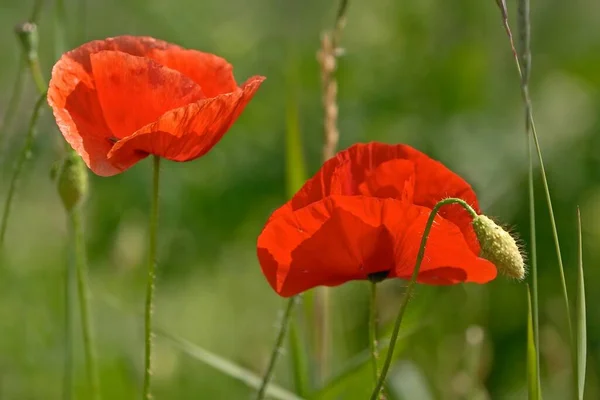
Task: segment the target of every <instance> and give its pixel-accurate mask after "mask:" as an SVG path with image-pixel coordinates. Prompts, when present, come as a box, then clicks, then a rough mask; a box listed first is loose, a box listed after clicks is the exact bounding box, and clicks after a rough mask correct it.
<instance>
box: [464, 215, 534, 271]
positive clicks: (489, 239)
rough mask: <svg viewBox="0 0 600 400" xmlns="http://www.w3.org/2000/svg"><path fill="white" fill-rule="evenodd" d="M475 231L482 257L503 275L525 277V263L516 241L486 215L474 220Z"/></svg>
mask: <svg viewBox="0 0 600 400" xmlns="http://www.w3.org/2000/svg"><path fill="white" fill-rule="evenodd" d="M473 229H474V230H475V234H476V235H477V239H478V240H479V244H480V246H481V257H483V258H485V259H487V260H489V261H490V262H491V263H492V264H494V265H495V266H496V268H498V271H500V272H501V273H502V274H504V275H507V276H510V277H511V278H516V279H519V280H521V279H523V278H524V277H525V262H524V260H523V255H522V254H521V251H520V250H519V246H518V245H517V242H516V241H515V239H514V238H513V237H512V236H511V235H510V233H508V232H506V231H505V230H504V229H502V227H500V226H498V225H497V224H496V223H495V222H494V221H492V220H491V219H490V218H488V217H486V216H485V215H478V216H477V217H475V218H474V219H473Z"/></svg>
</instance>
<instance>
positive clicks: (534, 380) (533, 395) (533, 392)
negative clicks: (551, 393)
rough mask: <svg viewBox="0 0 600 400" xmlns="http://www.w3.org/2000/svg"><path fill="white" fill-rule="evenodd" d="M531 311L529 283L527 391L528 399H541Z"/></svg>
mask: <svg viewBox="0 0 600 400" xmlns="http://www.w3.org/2000/svg"><path fill="white" fill-rule="evenodd" d="M532 311H533V307H532V302H531V291H530V290H529V285H527V392H528V393H529V400H539V399H541V397H540V394H541V390H540V379H539V376H540V374H539V369H538V363H537V349H536V343H535V339H534V337H535V336H534V330H533V325H534V321H533V312H532Z"/></svg>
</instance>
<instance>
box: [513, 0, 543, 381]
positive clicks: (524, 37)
mask: <svg viewBox="0 0 600 400" xmlns="http://www.w3.org/2000/svg"><path fill="white" fill-rule="evenodd" d="M518 16H519V24H518V26H519V31H520V34H519V37H520V43H521V57H520V60H521V61H520V65H521V68H522V77H521V85H522V86H523V88H524V90H525V91H526V92H527V93H528V92H529V78H530V76H531V19H530V5H529V0H519V2H518ZM529 122H530V121H529V105H528V103H527V102H525V134H526V137H527V158H528V161H529V168H528V179H527V186H528V188H529V189H528V191H529V229H530V237H531V239H530V250H529V254H530V262H531V288H532V318H533V324H532V325H533V342H534V344H535V365H536V371H538V374H537V380H538V381H537V383H536V385H537V388H538V390H541V383H540V374H539V370H540V344H539V336H540V335H539V302H538V270H537V239H536V224H535V192H534V179H533V155H532V153H533V148H532V143H531V140H532V133H531V124H530V123H529Z"/></svg>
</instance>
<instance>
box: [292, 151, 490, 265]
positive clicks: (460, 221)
mask: <svg viewBox="0 0 600 400" xmlns="http://www.w3.org/2000/svg"><path fill="white" fill-rule="evenodd" d="M340 188H341V189H340ZM332 194H346V195H358V194H362V195H370V196H375V197H381V198H395V199H405V200H407V201H410V202H412V203H414V204H416V205H421V206H425V207H428V208H433V207H434V206H435V204H436V203H438V202H439V201H440V200H442V199H444V198H447V197H458V198H461V199H463V200H465V201H466V202H467V203H468V204H469V205H471V206H472V207H473V208H474V209H475V211H476V212H479V205H478V202H477V197H476V195H475V193H474V192H473V189H472V188H471V186H470V185H469V184H468V183H467V182H466V181H465V180H464V179H462V178H461V177H460V176H458V175H457V174H455V173H454V172H452V171H451V170H449V169H448V168H447V167H445V166H444V165H443V164H442V163H440V162H438V161H435V160H433V159H431V158H429V157H428V156H427V155H425V154H423V153H421V152H420V151H418V150H415V149H413V148H412V147H410V146H407V145H403V144H398V145H388V144H383V143H377V142H371V143H366V144H365V143H359V144H355V145H353V146H351V147H349V148H348V149H346V150H343V151H340V152H339V153H338V154H337V155H336V156H335V157H333V158H331V159H329V160H328V161H326V162H325V163H324V164H323V166H322V167H321V169H320V170H319V172H317V173H316V174H315V175H314V176H313V177H312V178H310V179H309V180H308V181H307V182H306V183H305V185H304V186H303V187H302V188H301V189H300V190H299V191H298V193H297V194H296V195H294V197H293V198H292V199H291V201H290V204H291V206H292V208H293V209H298V208H301V207H304V206H306V205H308V204H310V203H311V202H314V201H318V200H319V199H322V198H324V197H325V196H328V195H332ZM440 215H441V216H443V217H444V218H446V219H448V220H450V221H452V222H453V223H455V224H456V225H457V226H458V227H460V229H461V231H462V232H463V234H464V235H465V238H466V239H467V243H468V244H469V247H471V249H472V250H473V252H474V253H476V254H479V251H480V249H479V242H478V241H477V238H476V237H475V233H474V232H473V228H472V226H471V221H472V218H471V216H470V215H469V213H467V212H466V211H465V210H464V209H463V208H462V207H461V206H459V205H449V206H445V207H443V208H442V209H441V210H440Z"/></svg>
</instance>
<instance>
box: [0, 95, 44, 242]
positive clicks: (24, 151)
mask: <svg viewBox="0 0 600 400" xmlns="http://www.w3.org/2000/svg"><path fill="white" fill-rule="evenodd" d="M45 101H46V94H45V93H43V94H42V95H41V96H40V97H39V98H38V100H37V102H36V103H35V106H34V107H33V112H32V114H31V119H30V120H29V128H28V129H27V137H26V138H25V143H24V144H23V147H22V148H21V151H20V152H19V156H18V158H17V163H16V164H15V168H14V169H13V174H12V176H11V178H10V183H9V185H8V194H7V195H6V201H5V203H4V212H3V213H2V224H1V225H0V246H2V244H3V243H4V237H5V235H6V228H7V226H8V217H9V215H10V209H11V206H12V201H13V198H14V195H15V189H16V187H17V182H18V180H19V176H20V175H21V171H22V170H23V165H25V162H26V161H27V160H28V159H29V157H30V153H31V148H32V147H33V141H34V138H35V132H36V124H37V120H38V118H39V116H40V112H41V109H42V105H43V104H44V103H45Z"/></svg>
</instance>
